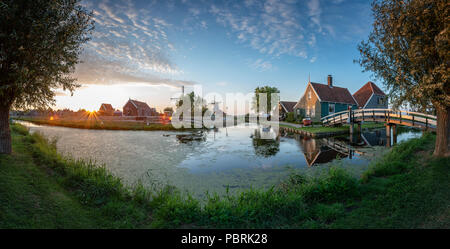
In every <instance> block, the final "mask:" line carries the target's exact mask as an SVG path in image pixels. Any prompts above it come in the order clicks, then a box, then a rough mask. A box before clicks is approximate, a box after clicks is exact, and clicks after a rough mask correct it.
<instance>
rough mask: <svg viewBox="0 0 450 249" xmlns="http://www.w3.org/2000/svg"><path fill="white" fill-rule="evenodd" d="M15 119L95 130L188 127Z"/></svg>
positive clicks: (130, 122)
mask: <svg viewBox="0 0 450 249" xmlns="http://www.w3.org/2000/svg"><path fill="white" fill-rule="evenodd" d="M14 119H16V120H22V121H28V122H32V123H35V124H41V125H51V126H63V127H70V128H79V129H95V130H142V131H169V130H181V131H182V130H189V129H184V128H182V129H175V128H174V127H173V126H172V124H170V123H167V124H149V125H147V124H146V123H145V122H143V121H141V122H133V121H114V120H112V121H111V120H103V121H102V120H87V119H82V120H65V119H55V120H50V119H48V118H38V117H14Z"/></svg>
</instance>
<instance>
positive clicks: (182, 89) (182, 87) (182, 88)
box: [170, 86, 184, 100]
mask: <svg viewBox="0 0 450 249" xmlns="http://www.w3.org/2000/svg"><path fill="white" fill-rule="evenodd" d="M182 96H184V86H181V96H180V97H178V98H170V100H179V99H180V98H181V97H182Z"/></svg>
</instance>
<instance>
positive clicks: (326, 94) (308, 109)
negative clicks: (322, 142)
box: [294, 75, 358, 122]
mask: <svg viewBox="0 0 450 249" xmlns="http://www.w3.org/2000/svg"><path fill="white" fill-rule="evenodd" d="M349 108H352V109H357V108H358V104H357V102H356V100H355V99H354V98H353V96H352V94H351V93H350V92H349V91H348V89H347V88H343V87H337V86H333V78H332V77H331V75H328V84H320V83H314V82H308V85H307V87H306V90H305V93H304V94H303V96H302V97H301V98H300V100H299V101H298V102H297V104H296V105H295V106H294V114H295V116H296V117H298V116H304V117H309V118H311V120H312V121H315V122H318V121H320V119H321V118H323V117H325V116H327V115H330V114H333V113H337V112H341V111H345V110H348V109H349Z"/></svg>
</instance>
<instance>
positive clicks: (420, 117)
mask: <svg viewBox="0 0 450 249" xmlns="http://www.w3.org/2000/svg"><path fill="white" fill-rule="evenodd" d="M321 121H322V123H323V125H325V126H329V125H334V124H345V123H350V122H361V121H376V122H386V123H396V124H402V125H407V126H414V127H424V128H426V129H428V128H431V129H435V128H436V126H437V119H436V116H433V115H429V114H424V113H418V112H410V111H404V110H392V109H357V110H352V111H343V112H337V113H333V114H331V115H328V116H325V117H323V118H322V119H321Z"/></svg>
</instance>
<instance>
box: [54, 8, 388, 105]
mask: <svg viewBox="0 0 450 249" xmlns="http://www.w3.org/2000/svg"><path fill="white" fill-rule="evenodd" d="M82 4H83V5H84V6H85V7H86V8H87V9H88V10H92V11H93V16H94V20H95V30H94V32H93V34H92V39H91V40H90V41H89V42H88V43H86V44H84V45H83V52H82V54H81V58H80V59H81V60H82V63H80V64H78V65H77V67H76V70H75V73H74V76H75V77H76V78H77V81H78V82H79V83H80V84H81V87H80V88H78V89H77V90H76V91H75V92H74V94H73V96H71V95H70V93H67V92H63V91H60V90H58V91H57V92H56V95H57V96H56V97H55V99H56V105H55V108H70V109H73V110H78V109H80V108H83V109H87V110H97V109H98V108H99V107H100V105H101V103H110V104H112V105H113V107H114V108H116V109H120V110H121V109H122V107H123V105H124V104H125V103H126V101H127V100H128V99H129V98H132V99H137V100H141V101H145V102H147V103H148V104H149V105H150V106H151V107H155V108H156V109H157V110H162V109H163V108H164V107H167V106H174V103H173V101H171V97H176V96H177V94H180V92H181V88H180V86H182V85H184V86H185V88H186V92H188V91H190V90H192V89H193V87H194V86H195V85H199V86H201V87H202V92H203V94H207V93H217V94H218V95H220V94H222V96H225V94H226V93H238V92H240V93H243V94H248V93H250V92H253V91H254V89H255V88H256V87H257V86H264V85H269V86H275V87H277V88H278V89H279V90H280V98H281V100H284V101H298V100H299V99H300V97H301V96H302V95H303V92H304V90H305V88H306V85H307V83H308V78H309V77H310V79H311V81H313V82H319V83H326V78H327V75H329V74H331V75H332V76H333V83H334V85H336V86H341V87H346V88H348V89H349V90H350V92H351V93H354V92H356V91H357V90H358V89H359V88H360V87H361V86H363V85H364V84H365V83H366V82H367V81H369V80H372V81H373V79H372V78H371V74H370V73H363V72H362V68H361V67H360V66H359V65H358V64H355V63H354V62H353V61H354V60H355V59H358V57H359V52H358V50H357V45H358V44H359V43H360V42H361V41H362V40H365V39H367V37H368V34H369V32H370V30H371V27H372V26H371V23H372V15H371V7H370V2H369V1H367V0H280V1H276V0H240V1H233V0H228V1H208V0H193V1H189V0H179V1H178V0H164V1H156V0H155V1H148V0H146V1H144V0H141V1H138V0H135V1H134V0H98V1H94V0H84V1H82ZM375 83H377V85H378V86H379V87H381V88H382V84H380V83H379V82H376V81H375Z"/></svg>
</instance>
